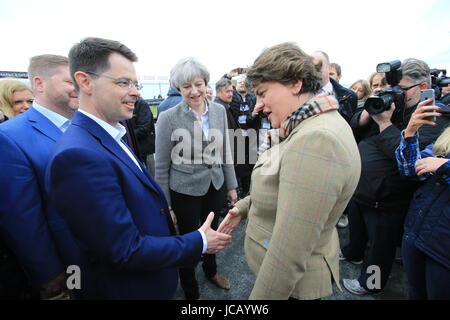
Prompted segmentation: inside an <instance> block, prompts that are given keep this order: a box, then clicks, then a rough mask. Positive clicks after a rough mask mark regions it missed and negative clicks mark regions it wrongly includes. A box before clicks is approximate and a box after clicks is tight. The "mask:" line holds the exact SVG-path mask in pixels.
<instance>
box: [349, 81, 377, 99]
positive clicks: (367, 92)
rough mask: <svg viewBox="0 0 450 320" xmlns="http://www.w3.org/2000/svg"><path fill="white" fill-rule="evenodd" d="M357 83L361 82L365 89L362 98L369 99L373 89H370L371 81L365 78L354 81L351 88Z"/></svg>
mask: <svg viewBox="0 0 450 320" xmlns="http://www.w3.org/2000/svg"><path fill="white" fill-rule="evenodd" d="M357 84H361V87H362V89H363V93H364V96H363V97H362V99H361V100H364V99H367V98H368V97H369V96H370V95H371V94H372V90H370V86H369V83H368V82H367V81H366V80H363V79H361V80H357V81H355V82H353V83H352V85H351V86H350V89H352V88H353V86H355V85H357ZM352 90H353V89H352Z"/></svg>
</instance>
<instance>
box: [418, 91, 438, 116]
mask: <svg viewBox="0 0 450 320" xmlns="http://www.w3.org/2000/svg"><path fill="white" fill-rule="evenodd" d="M428 99H433V100H432V101H431V102H430V103H428V104H426V106H434V104H435V103H436V101H435V93H434V90H433V89H425V90H421V91H420V101H419V103H420V102H423V101H425V100H428ZM432 112H433V113H436V111H435V110H432ZM423 119H424V120H428V121H433V122H436V116H433V117H426V118H423Z"/></svg>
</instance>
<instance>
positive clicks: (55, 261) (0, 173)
mask: <svg viewBox="0 0 450 320" xmlns="http://www.w3.org/2000/svg"><path fill="white" fill-rule="evenodd" d="M0 190H2V191H1V194H2V197H1V199H0V234H1V236H2V237H3V238H4V240H5V242H6V245H7V246H8V248H9V249H10V250H11V251H12V252H13V253H14V254H15V255H16V256H17V258H18V259H19V261H20V262H21V264H22V266H23V267H24V268H25V270H26V271H27V272H28V274H29V276H30V278H31V280H32V282H33V283H34V284H35V285H43V284H45V283H47V282H48V281H50V280H52V279H54V278H56V276H57V275H59V274H61V273H62V272H64V271H65V270H64V265H63V263H62V261H61V260H60V257H59V254H58V252H57V249H56V246H55V243H54V240H53V238H52V236H51V234H50V230H49V227H48V224H47V221H46V219H45V216H44V212H43V205H42V202H41V197H42V193H43V190H40V187H39V184H38V182H37V176H36V174H35V172H34V170H33V168H32V166H31V164H30V162H29V160H28V159H27V157H26V156H25V154H24V153H23V152H22V150H21V149H20V148H19V146H17V144H16V143H15V142H13V141H12V140H11V139H10V138H9V137H8V136H7V135H6V134H4V133H2V132H0Z"/></svg>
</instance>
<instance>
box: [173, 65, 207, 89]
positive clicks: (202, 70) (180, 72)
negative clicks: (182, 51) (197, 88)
mask: <svg viewBox="0 0 450 320" xmlns="http://www.w3.org/2000/svg"><path fill="white" fill-rule="evenodd" d="M196 77H200V78H202V79H203V80H204V81H205V85H208V82H209V71H208V69H206V67H205V66H204V65H203V64H202V63H200V62H199V61H198V60H197V59H195V58H193V57H187V58H183V59H181V60H180V61H178V62H177V64H176V65H175V66H174V67H173V68H172V70H171V71H170V85H171V86H172V87H175V88H177V89H178V90H180V87H181V86H182V85H183V84H184V83H189V82H191V81H192V80H194V79H195V78H196Z"/></svg>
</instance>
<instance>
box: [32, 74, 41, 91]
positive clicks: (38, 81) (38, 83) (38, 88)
mask: <svg viewBox="0 0 450 320" xmlns="http://www.w3.org/2000/svg"><path fill="white" fill-rule="evenodd" d="M31 82H32V84H33V88H34V90H36V92H44V81H42V79H41V77H39V76H36V77H34V78H33V79H32V80H31Z"/></svg>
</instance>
